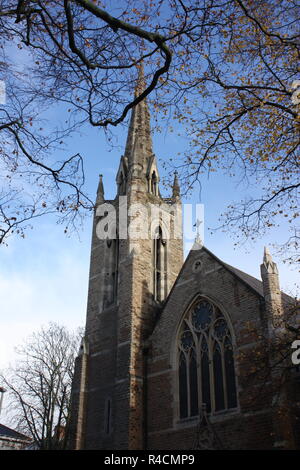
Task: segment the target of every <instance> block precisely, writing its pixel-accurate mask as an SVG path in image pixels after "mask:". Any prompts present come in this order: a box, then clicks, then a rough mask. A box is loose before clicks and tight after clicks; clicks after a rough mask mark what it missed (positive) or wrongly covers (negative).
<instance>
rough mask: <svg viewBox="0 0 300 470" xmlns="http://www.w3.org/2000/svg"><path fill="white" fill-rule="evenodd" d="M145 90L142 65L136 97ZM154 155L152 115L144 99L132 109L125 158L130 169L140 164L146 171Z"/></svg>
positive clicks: (141, 66)
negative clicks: (148, 162) (148, 160)
mask: <svg viewBox="0 0 300 470" xmlns="http://www.w3.org/2000/svg"><path fill="white" fill-rule="evenodd" d="M145 88H146V82H145V77H144V66H143V64H140V65H139V74H138V79H137V83H136V87H135V91H134V97H135V98H137V97H138V96H140V95H141V93H142V92H143V90H144V89H145ZM152 154H153V151H152V138H151V128H150V113H149V108H148V104H147V101H146V98H144V99H143V100H142V101H140V102H139V103H138V104H137V105H136V106H135V107H134V108H133V109H132V113H131V119H130V125H129V130H128V135H127V141H126V147H125V158H126V159H127V161H128V166H129V167H130V166H132V165H133V164H139V165H141V166H143V168H144V170H145V168H146V164H147V157H150V156H151V155H152Z"/></svg>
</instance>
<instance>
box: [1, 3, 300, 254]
mask: <svg viewBox="0 0 300 470" xmlns="http://www.w3.org/2000/svg"><path fill="white" fill-rule="evenodd" d="M0 6H1V12H0V32H1V34H2V36H1V41H2V47H4V46H6V47H8V41H10V46H9V47H10V48H11V47H12V44H13V47H14V48H17V50H18V53H19V54H20V55H19V54H17V55H16V57H17V58H18V59H19V58H20V56H22V57H24V55H25V57H27V59H28V62H27V71H28V76H29V77H30V79H29V80H27V81H26V84H24V86H23V89H24V90H23V92H24V91H25V92H26V93H25V94H24V97H25V98H26V100H25V98H23V100H24V101H23V102H22V103H23V104H22V106H21V107H22V110H21V111H20V110H18V113H17V114H16V113H10V114H9V115H6V113H7V108H5V107H4V108H3V109H1V112H2V113H3V114H2V118H1V119H2V120H1V121H0V131H1V130H3V131H4V132H5V133H6V135H8V136H9V145H11V141H13V143H14V145H15V146H16V147H17V152H18V154H19V160H22V161H23V162H24V163H25V164H27V163H28V162H29V163H30V164H32V165H36V164H38V166H39V168H38V170H39V172H41V171H42V173H43V175H44V176H45V177H46V179H47V183H49V184H47V190H46V191H45V193H47V194H48V193H49V188H51V189H53V188H55V190H56V191H57V190H58V191H62V193H60V196H63V197H58V195H57V193H55V199H56V200H55V202H56V203H57V204H55V203H54V201H52V203H49V204H47V208H48V209H49V210H58V212H59V209H57V208H60V207H61V206H59V202H60V201H63V203H64V205H63V207H64V208H67V209H64V210H66V211H67V212H66V213H67V214H69V215H70V211H72V210H73V212H72V214H74V213H75V214H79V213H81V209H85V208H89V209H90V208H91V203H90V201H89V200H88V199H87V198H86V197H84V194H83V184H84V175H83V174H81V178H79V180H76V178H75V173H74V172H72V171H71V177H70V175H69V174H68V175H66V174H65V172H66V170H67V169H69V168H70V167H71V168H72V169H74V165H75V167H76V165H78V167H79V168H80V169H81V168H83V165H82V163H83V160H82V158H81V156H79V155H76V156H73V157H70V156H68V157H66V158H65V159H64V160H63V162H60V163H57V164H54V162H53V161H51V157H49V155H50V152H49V146H50V147H51V145H50V142H51V143H52V146H53V143H54V142H56V143H57V142H59V140H60V138H59V136H58V135H57V136H56V138H55V137H54V138H52V139H50V141H49V139H48V137H49V136H47V138H46V140H45V137H44V140H43V139H40V137H39V136H38V137H37V135H38V129H39V126H38V125H35V123H36V124H37V122H38V115H36V113H35V114H33V113H32V112H31V110H30V103H31V104H32V103H34V109H37V105H39V106H42V107H43V106H51V105H52V104H54V103H56V104H57V103H60V105H61V106H64V110H65V111H66V112H67V113H68V115H69V120H68V122H67V124H66V126H65V131H64V132H66V133H67V134H68V133H69V132H71V131H74V130H75V128H78V126H79V127H80V126H81V125H83V124H84V123H88V124H89V125H92V126H94V127H96V128H99V129H103V130H104V131H105V132H108V129H113V128H114V127H115V126H116V125H119V124H121V123H122V122H124V120H125V119H126V117H127V116H128V112H129V111H130V109H131V108H132V107H134V106H135V105H136V104H137V103H138V102H139V101H141V100H142V99H144V98H145V97H146V96H148V95H150V96H149V98H150V101H151V104H152V105H153V107H154V108H155V109H157V110H158V111H160V113H161V116H165V117H166V118H167V119H169V118H170V117H175V119H177V120H178V122H179V123H180V125H181V126H183V127H186V128H185V129H184V134H185V135H186V136H188V138H189V142H190V146H189V148H188V149H187V151H186V155H184V157H183V159H179V157H177V156H176V157H175V158H174V156H172V162H173V163H174V164H175V166H176V167H177V168H178V169H179V170H180V176H181V179H182V181H183V182H186V184H187V187H191V186H193V185H194V184H195V183H196V182H197V181H199V180H200V181H201V174H202V172H203V171H211V170H213V169H215V168H221V169H222V171H227V172H229V173H230V174H235V175H238V177H239V178H241V177H243V178H244V180H248V181H249V182H251V184H256V189H257V191H256V195H254V196H253V197H251V198H249V199H248V200H245V201H242V202H241V203H240V204H239V203H234V204H232V206H231V207H229V210H228V213H227V214H225V223H224V225H225V226H230V227H231V230H233V229H234V228H237V229H238V230H237V232H238V233H240V234H242V236H243V237H246V238H247V237H250V238H251V237H255V236H257V235H259V234H261V233H263V232H264V230H265V229H268V228H270V227H273V226H275V225H277V224H280V223H283V222H288V224H289V226H290V227H291V237H290V239H289V242H288V244H289V246H288V248H289V249H294V251H295V249H296V252H297V251H298V250H297V249H298V246H299V231H298V227H297V220H298V216H299V212H298V202H299V201H298V197H299V106H300V105H299V103H298V101H297V100H298V98H299V96H298V93H299V86H298V85H299V83H298V82H297V80H298V79H299V77H298V73H299V69H298V62H299V48H300V45H299V39H300V36H299V30H298V24H299V16H300V14H299V5H298V4H297V2H295V1H294V0H283V1H282V0H280V1H279V0H255V1H252V0H225V1H223V2H219V1H218V0H209V1H205V2H204V1H203V0H151V1H150V2H148V1H140V0H123V1H122V2H121V3H119V2H118V4H117V5H116V3H115V2H111V1H109V0H107V1H103V2H100V1H99V2H98V1H90V0H64V1H58V0H53V1H51V2H50V1H42V0H19V1H17V0H1V1H0ZM9 47H8V49H9ZM2 61H3V63H4V64H6V63H7V62H8V61H7V57H3V60H2ZM142 62H143V63H144V67H145V88H144V89H141V90H140V92H139V93H137V95H135V96H133V94H132V90H133V86H134V84H135V83H136V81H137V77H138V71H137V66H139V65H140V64H141V63H142ZM10 67H12V69H13V75H14V76H16V75H17V72H18V69H17V70H16V69H15V64H10ZM5 68H6V66H5ZM19 78H20V77H19ZM17 82H18V83H19V80H17ZM297 83H298V85H297ZM8 88H11V87H8ZM14 89H15V94H17V96H18V97H20V93H19V92H18V88H17V87H14ZM18 99H19V98H18ZM30 99H31V100H32V101H30ZM20 115H21V117H20ZM32 115H33V116H34V118H32ZM181 132H182V131H181ZM33 137H36V140H37V141H35V140H34V139H33ZM22 139H23V140H22ZM57 139H58V140H57ZM41 142H42V149H41V148H40V147H39V146H40V144H41ZM21 144H22V145H21ZM27 147H28V148H27ZM6 148H8V154H9V156H10V158H11V162H12V167H13V168H14V166H13V164H14V160H15V159H14V158H12V152H11V151H10V150H9V146H8V147H7V146H6ZM42 155H43V156H42ZM174 160H175V162H174ZM74 178H75V179H74ZM78 184H79V188H78ZM81 184H82V185H81ZM72 185H73V186H72ZM34 187H36V186H35V183H34ZM70 190H71V193H70ZM66 191H67V194H68V195H69V196H70V198H71V203H69V201H68V199H67V195H66ZM50 194H51V195H53V191H50ZM35 197H37V195H35ZM37 200H41V199H39V198H37ZM45 202H46V201H45ZM68 211H69V213H68ZM63 215H65V213H64V214H63ZM23 218H24V217H21V220H22V219H23ZM7 219H8V218H7ZM7 219H4V220H6V221H7ZM21 220H20V222H21ZM6 224H7V222H6ZM10 230H12V228H11V229H10ZM5 234H6V231H5V230H4V232H3V235H5ZM286 248H287V247H285V249H286ZM296 257H297V255H296ZM294 258H295V256H294V255H291V259H294Z"/></svg>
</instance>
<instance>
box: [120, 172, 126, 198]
mask: <svg viewBox="0 0 300 470" xmlns="http://www.w3.org/2000/svg"><path fill="white" fill-rule="evenodd" d="M118 186H119V195H120V196H123V195H124V194H126V180H125V178H124V175H123V171H121V173H120V175H119V182H118Z"/></svg>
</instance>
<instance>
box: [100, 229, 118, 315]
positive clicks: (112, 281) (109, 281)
mask: <svg viewBox="0 0 300 470" xmlns="http://www.w3.org/2000/svg"><path fill="white" fill-rule="evenodd" d="M106 245H107V250H106V254H105V266H106V268H105V271H106V276H105V283H104V286H105V288H104V297H103V308H106V307H109V306H110V305H112V304H113V303H115V302H116V301H117V297H118V283H119V237H118V234H117V233H116V238H108V239H107V240H106Z"/></svg>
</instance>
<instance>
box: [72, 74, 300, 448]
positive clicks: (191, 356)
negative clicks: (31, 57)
mask: <svg viewBox="0 0 300 470" xmlns="http://www.w3.org/2000/svg"><path fill="white" fill-rule="evenodd" d="M142 86H144V81H143V77H142V76H141V75H140V78H139V81H138V85H137V88H136V91H135V93H136V95H137V94H139V93H140V91H141V87H142ZM116 182H117V195H116V197H115V199H114V200H106V199H105V196H104V187H103V181H102V176H100V181H99V186H98V191H97V199H96V204H95V213H94V223H93V235H92V245H91V259H90V273H89V290H88V304H87V317H86V330H85V336H84V338H83V341H82V345H81V349H80V352H79V356H78V358H77V360H76V367H75V375H74V381H73V391H72V409H71V422H70V433H71V441H72V442H71V448H73V449H130V450H139V449H155V450H159V449H165V450H166V449H173V450H185V449H187V450H188V449H190V450H193V449H276V448H280V449H294V448H297V447H298V448H299V447H300V427H299V421H300V403H299V402H300V382H299V374H298V375H297V371H296V372H295V371H294V370H293V368H292V367H289V365H291V366H292V363H291V362H289V361H290V357H288V358H285V359H284V360H283V361H285V362H284V364H287V367H285V370H288V371H289V376H288V379H287V380H282V374H281V371H282V369H283V367H281V369H280V370H279V369H278V367H277V366H276V364H278V361H277V355H276V354H277V353H276V348H275V346H274V345H275V344H276V338H277V335H280V334H282V321H283V319H284V318H285V315H286V312H287V311H289V309H290V308H291V306H292V303H293V299H291V298H290V297H289V296H287V295H286V294H284V293H282V292H281V290H280V286H279V275H278V270H277V266H276V264H275V262H274V261H273V259H272V257H271V254H270V252H269V251H268V249H265V253H264V256H263V261H262V265H261V279H262V280H261V281H260V280H258V279H255V278H254V277H252V276H250V275H248V274H246V273H244V272H242V271H240V270H239V269H237V268H235V267H233V266H230V265H228V264H226V263H225V262H223V261H222V260H220V259H219V258H218V257H217V256H215V255H214V253H211V252H210V251H209V250H208V249H207V248H206V247H205V246H201V243H200V241H199V240H196V241H195V246H194V247H193V248H194V249H192V250H191V251H190V253H189V255H188V256H187V258H186V260H185V261H184V259H183V239H182V221H181V199H180V187H179V183H178V179H177V175H176V174H175V177H174V184H173V188H172V194H171V195H170V197H169V198H165V197H162V195H161V193H160V189H159V171H158V167H157V161H156V157H155V155H154V153H153V148H152V139H151V130H150V114H149V109H148V105H147V101H146V100H143V101H142V102H140V103H138V104H137V105H136V106H135V107H134V108H133V110H132V114H131V120H130V125H129V130H128V136H127V142H126V147H125V152H124V155H123V156H122V157H121V159H120V165H119V169H118V172H117V175H116ZM153 206H155V207H156V208H159V210H158V211H157V216H156V217H152V216H151V217H150V216H149V214H148V212H147V211H148V210H149V207H153ZM111 207H112V208H113V209H114V210H115V218H114V219H109V218H108V213H109V208H111ZM132 207H134V208H135V209H134V210H132ZM136 207H138V208H139V210H138V211H137V209H136ZM174 207H176V214H175V213H174ZM124 210H125V211H126V221H127V226H131V227H133V226H135V235H137V233H136V232H139V230H140V231H141V230H142V231H143V230H145V233H147V234H150V236H144V237H143V236H133V232H134V230H131V231H129V232H128V236H127V237H126V236H124V234H122V233H121V231H124V227H123V228H122V227H120V225H119V224H118V223H117V221H118V220H119V219H120V214H121V213H122V214H124ZM143 211H146V212H147V213H146V212H145V213H143ZM141 215H142V216H143V215H144V219H143V220H145V222H144V227H138V226H137V225H134V224H135V220H136V218H137V217H138V216H139V217H140V216H141ZM109 220H113V223H116V225H115V226H114V227H113V234H112V233H111V232H107V233H108V235H107V237H99V233H98V230H97V227H99V223H100V226H105V224H106V222H107V224H106V225H107V226H108V225H109ZM166 220H168V221H169V222H170V223H169V224H166V222H165V221H166ZM101 224H102V225H101ZM125 225H126V224H125ZM125 229H126V227H125ZM125 231H126V230H125ZM174 234H176V236H174ZM178 234H179V235H178ZM197 244H198V245H197ZM291 352H292V350H291ZM276 361H277V362H276Z"/></svg>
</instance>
